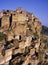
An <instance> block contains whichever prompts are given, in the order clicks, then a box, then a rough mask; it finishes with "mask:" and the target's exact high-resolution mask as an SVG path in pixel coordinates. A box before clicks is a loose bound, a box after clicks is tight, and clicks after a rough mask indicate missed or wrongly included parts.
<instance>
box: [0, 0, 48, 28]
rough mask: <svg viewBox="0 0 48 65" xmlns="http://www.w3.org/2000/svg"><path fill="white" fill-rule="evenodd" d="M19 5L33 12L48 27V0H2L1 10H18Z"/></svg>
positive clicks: (0, 1) (0, 3)
mask: <svg viewBox="0 0 48 65" xmlns="http://www.w3.org/2000/svg"><path fill="white" fill-rule="evenodd" d="M18 7H22V8H23V9H24V10H27V11H29V12H31V13H33V14H34V15H35V16H36V17H37V18H39V20H40V21H41V23H42V25H45V26H47V27H48V0H0V11H2V10H3V9H5V10H16V9H17V8H18Z"/></svg>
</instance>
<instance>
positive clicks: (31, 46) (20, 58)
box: [0, 8, 44, 65]
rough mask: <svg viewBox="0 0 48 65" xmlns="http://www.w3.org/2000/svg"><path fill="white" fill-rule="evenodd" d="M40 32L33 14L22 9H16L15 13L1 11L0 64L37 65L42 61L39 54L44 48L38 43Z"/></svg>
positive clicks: (38, 24) (40, 27) (40, 26)
mask: <svg viewBox="0 0 48 65" xmlns="http://www.w3.org/2000/svg"><path fill="white" fill-rule="evenodd" d="M41 30H42V25H41V22H40V21H39V19H38V18H36V17H35V16H34V14H33V13H30V12H28V11H25V10H22V8H17V10H16V11H13V10H6V11H5V10H4V11H2V12H1V13H0V32H1V33H2V32H3V33H2V34H3V35H4V36H5V37H4V38H3V35H2V36H1V35H0V36H1V37H2V39H1V37H0V39H1V40H0V60H1V59H2V60H3V59H4V60H3V62H2V60H1V61H0V64H4V65H9V64H10V65H11V64H12V65H28V64H31V65H33V64H34V65H37V64H38V63H39V62H40V61H41V60H40V59H42V61H43V59H44V57H42V53H41V54H39V52H42V50H43V47H44V44H41V42H40V39H41ZM42 45H43V47H42ZM8 52H9V53H8ZM43 53H44V52H43ZM40 55H41V57H42V58H41V57H40ZM38 56H39V57H38ZM34 61H35V62H34ZM27 62H28V63H27Z"/></svg>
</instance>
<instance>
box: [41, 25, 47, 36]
mask: <svg viewBox="0 0 48 65" xmlns="http://www.w3.org/2000/svg"><path fill="white" fill-rule="evenodd" d="M42 34H45V35H48V27H46V26H44V25H43V26H42Z"/></svg>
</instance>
